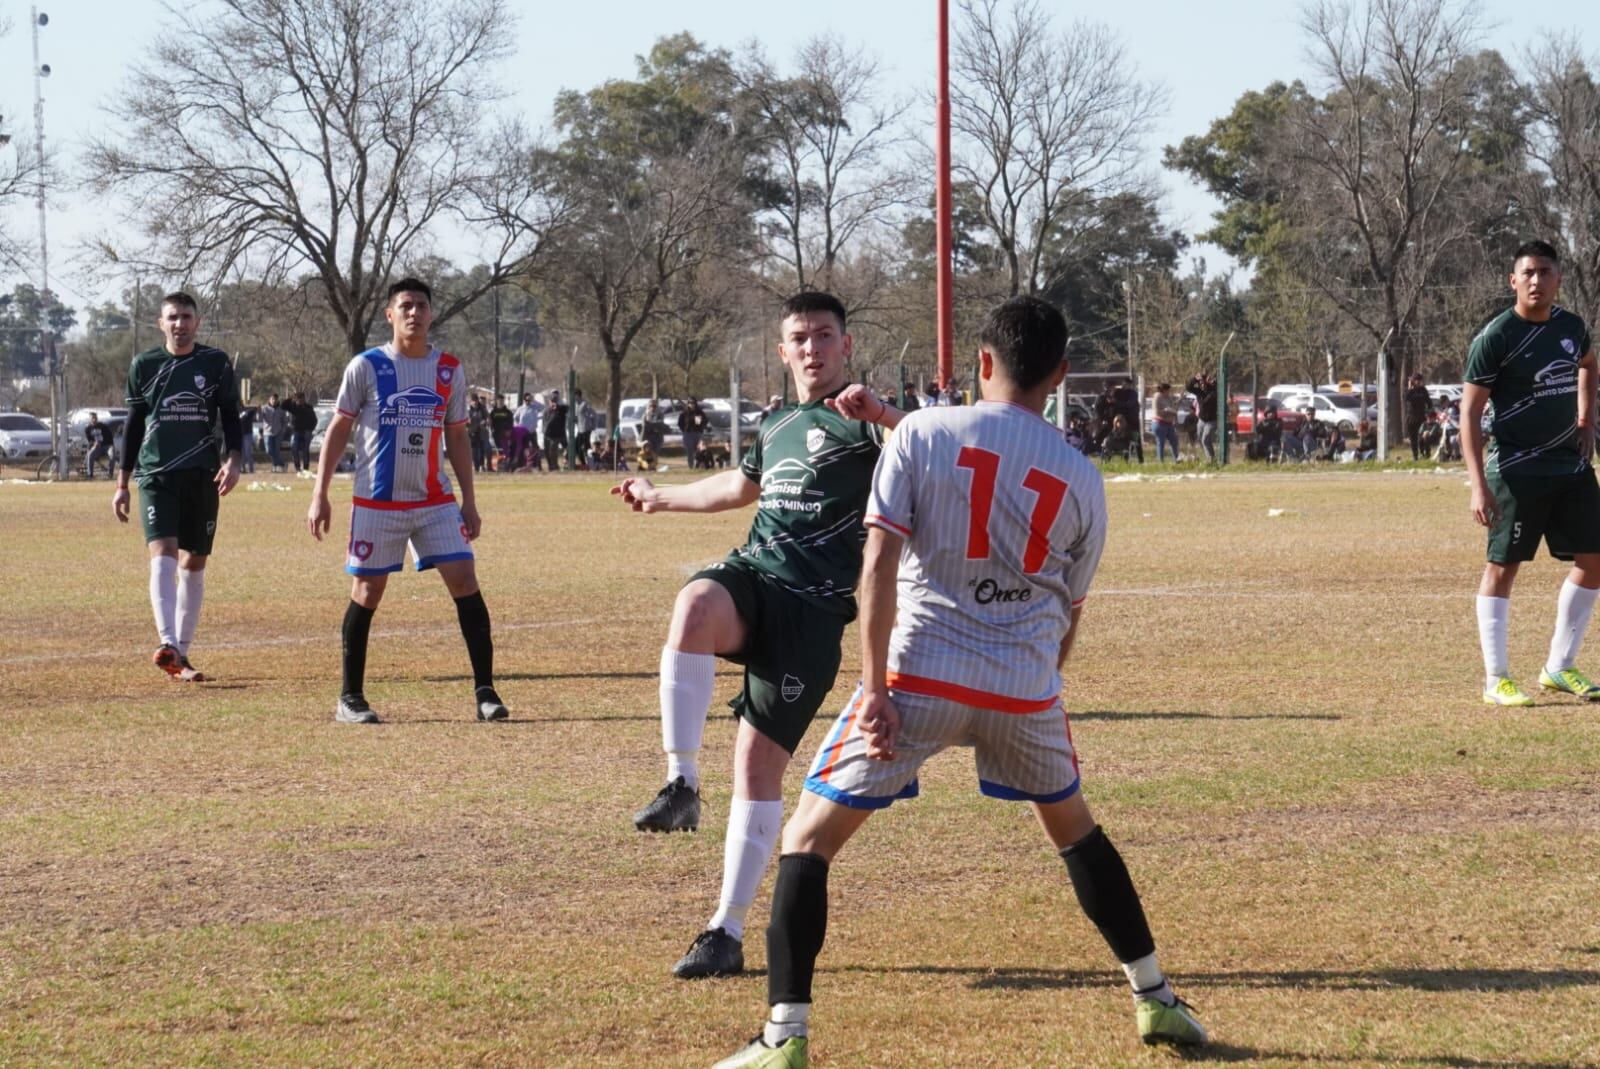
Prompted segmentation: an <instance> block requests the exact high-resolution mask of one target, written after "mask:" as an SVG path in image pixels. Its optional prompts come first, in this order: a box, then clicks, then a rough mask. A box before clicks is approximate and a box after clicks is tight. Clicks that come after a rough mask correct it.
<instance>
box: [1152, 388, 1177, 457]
mask: <svg viewBox="0 0 1600 1069" xmlns="http://www.w3.org/2000/svg"><path fill="white" fill-rule="evenodd" d="M1151 408H1152V409H1153V411H1152V413H1151V417H1150V432H1151V433H1152V434H1154V435H1155V439H1156V459H1157V460H1162V461H1164V460H1166V459H1167V450H1168V449H1169V448H1170V449H1171V450H1172V459H1173V460H1177V459H1178V407H1177V405H1176V403H1174V401H1173V399H1172V384H1171V383H1167V382H1163V383H1159V384H1157V386H1156V395H1155V397H1154V398H1152V399H1151Z"/></svg>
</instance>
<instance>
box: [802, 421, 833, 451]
mask: <svg viewBox="0 0 1600 1069" xmlns="http://www.w3.org/2000/svg"><path fill="white" fill-rule="evenodd" d="M827 444H828V432H827V431H825V430H823V429H822V428H821V427H812V428H811V429H810V430H809V431H806V452H808V453H815V452H816V451H817V450H819V449H821V448H822V447H823V446H825V445H827Z"/></svg>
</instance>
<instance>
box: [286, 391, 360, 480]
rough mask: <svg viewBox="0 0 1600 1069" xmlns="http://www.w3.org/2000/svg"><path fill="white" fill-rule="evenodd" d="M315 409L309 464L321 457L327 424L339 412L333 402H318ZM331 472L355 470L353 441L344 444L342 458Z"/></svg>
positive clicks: (314, 462)
mask: <svg viewBox="0 0 1600 1069" xmlns="http://www.w3.org/2000/svg"><path fill="white" fill-rule="evenodd" d="M315 407H316V410H317V429H316V430H314V431H312V432H311V463H313V464H316V463H318V462H319V461H320V459H321V457H322V439H323V438H324V437H325V436H326V435H327V433H328V424H330V423H332V422H333V417H334V415H335V413H337V412H338V411H339V406H338V404H337V403H335V402H333V401H318V402H317V403H316V406H315ZM350 437H351V438H352V439H353V438H354V437H355V435H354V434H352V435H351V436H350ZM291 466H292V465H291ZM333 470H334V471H355V470H356V447H355V443H354V442H353V441H352V442H347V443H346V444H345V447H344V456H343V457H342V458H340V460H339V463H338V465H337V466H335V467H334V469H333Z"/></svg>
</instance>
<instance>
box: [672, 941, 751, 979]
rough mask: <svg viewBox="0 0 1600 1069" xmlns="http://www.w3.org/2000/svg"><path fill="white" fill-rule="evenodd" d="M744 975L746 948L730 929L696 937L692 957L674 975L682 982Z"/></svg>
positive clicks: (687, 956) (676, 967)
mask: <svg viewBox="0 0 1600 1069" xmlns="http://www.w3.org/2000/svg"><path fill="white" fill-rule="evenodd" d="M742 972H744V944H743V943H742V942H740V941H739V940H737V939H735V938H734V937H733V936H731V935H729V934H728V931H727V929H726V928H711V929H708V930H706V931H704V932H701V933H700V934H699V935H697V936H695V937H694V942H693V943H691V944H689V953H687V954H685V955H684V956H683V957H681V958H679V959H678V964H676V965H674V966H673V967H672V975H673V976H676V977H677V978H678V979H680V980H700V979H704V978H705V977H707V976H738V975H739V974H740V973H742Z"/></svg>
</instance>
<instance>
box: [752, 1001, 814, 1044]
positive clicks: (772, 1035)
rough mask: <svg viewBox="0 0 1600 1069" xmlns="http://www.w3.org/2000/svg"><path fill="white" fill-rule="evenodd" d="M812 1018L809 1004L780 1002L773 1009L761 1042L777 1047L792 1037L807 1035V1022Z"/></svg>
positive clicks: (763, 1030)
mask: <svg viewBox="0 0 1600 1069" xmlns="http://www.w3.org/2000/svg"><path fill="white" fill-rule="evenodd" d="M810 1016H811V1003H809V1002H780V1003H778V1004H776V1005H775V1006H773V1007H772V1015H771V1017H769V1018H768V1020H767V1026H766V1027H765V1028H763V1029H762V1030H761V1041H762V1042H763V1043H765V1044H766V1045H767V1046H769V1047H776V1046H778V1045H779V1044H780V1043H782V1042H783V1041H784V1040H786V1039H788V1038H790V1037H791V1036H803V1035H805V1034H806V1030H807V1029H806V1021H807V1019H808V1018H809V1017H810Z"/></svg>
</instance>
